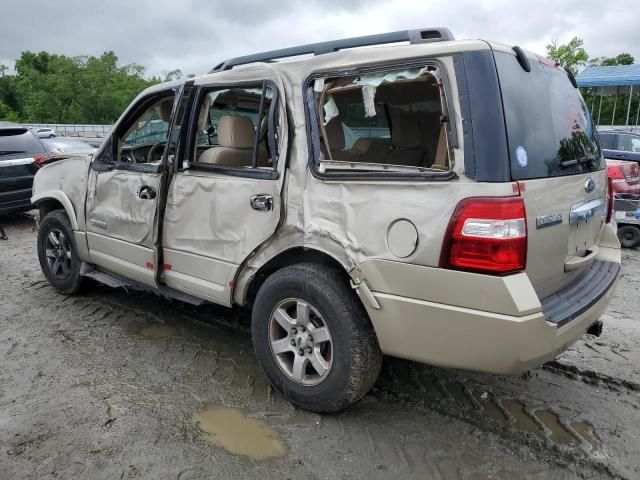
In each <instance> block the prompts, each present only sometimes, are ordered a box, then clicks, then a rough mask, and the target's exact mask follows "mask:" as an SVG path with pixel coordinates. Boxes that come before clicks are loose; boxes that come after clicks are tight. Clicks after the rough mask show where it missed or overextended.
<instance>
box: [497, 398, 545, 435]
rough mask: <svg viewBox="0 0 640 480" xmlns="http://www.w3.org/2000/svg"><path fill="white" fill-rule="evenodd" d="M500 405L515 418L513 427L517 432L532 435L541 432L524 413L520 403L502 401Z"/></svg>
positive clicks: (517, 401)
mask: <svg viewBox="0 0 640 480" xmlns="http://www.w3.org/2000/svg"><path fill="white" fill-rule="evenodd" d="M501 403H502V406H503V407H504V409H505V410H506V411H507V412H509V413H510V414H511V416H512V417H513V418H515V420H516V423H515V426H516V428H517V429H518V430H521V431H523V432H533V433H540V432H541V431H542V429H541V428H540V426H539V425H538V424H537V423H536V422H535V421H534V420H533V419H532V418H531V417H530V416H529V414H528V413H527V412H526V411H525V409H524V404H523V403H522V402H521V401H519V400H502V402H501Z"/></svg>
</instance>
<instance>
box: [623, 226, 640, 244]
mask: <svg viewBox="0 0 640 480" xmlns="http://www.w3.org/2000/svg"><path fill="white" fill-rule="evenodd" d="M618 239H619V240H620V245H622V246H623V247H624V248H634V247H637V246H638V245H640V228H638V227H637V226H635V225H623V226H621V227H618Z"/></svg>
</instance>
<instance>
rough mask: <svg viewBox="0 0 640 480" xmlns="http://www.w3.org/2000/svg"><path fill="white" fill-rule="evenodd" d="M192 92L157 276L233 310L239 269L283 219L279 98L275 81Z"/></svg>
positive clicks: (282, 134) (282, 123)
mask: <svg viewBox="0 0 640 480" xmlns="http://www.w3.org/2000/svg"><path fill="white" fill-rule="evenodd" d="M192 95H193V105H194V106H193V110H192V112H193V113H192V116H191V118H192V128H191V129H190V132H191V133H190V135H189V137H190V138H188V137H187V138H185V140H184V143H185V145H186V146H185V149H184V153H183V154H181V156H182V160H183V161H182V162H181V163H180V164H179V165H177V168H176V172H175V174H174V175H173V176H172V178H171V180H170V184H169V187H168V191H167V203H166V209H165V214H164V225H163V238H162V249H163V262H164V272H163V275H162V278H163V281H164V282H165V283H166V284H167V285H168V286H171V287H173V288H176V289H178V290H182V291H184V292H187V293H190V294H192V295H195V296H198V297H201V298H205V299H207V300H209V301H213V302H216V303H220V304H224V305H231V302H232V299H231V292H232V288H233V280H234V278H235V275H236V272H237V270H238V268H239V266H240V264H242V263H243V262H244V261H245V260H246V259H247V257H249V256H250V255H251V253H252V252H253V251H254V250H255V249H256V248H258V247H259V246H260V245H261V244H262V243H264V242H265V241H266V240H267V239H268V238H269V237H270V236H271V235H273V233H274V232H275V230H276V228H277V226H278V223H279V221H280V213H281V189H282V184H283V177H284V158H285V155H286V152H284V151H283V150H284V149H285V148H286V135H287V132H286V126H285V121H286V120H285V116H284V109H283V108H282V106H281V103H282V101H281V100H280V99H281V98H282V96H281V95H280V94H279V90H278V88H277V87H276V84H275V83H274V82H273V81H262V80H257V81H256V82H255V84H242V85H241V86H240V85H238V86H237V87H233V86H231V87H230V86H228V85H227V86H225V87H224V88H221V87H215V86H206V85H202V86H198V87H196V88H194V92H193V94H192ZM279 159H280V160H279Z"/></svg>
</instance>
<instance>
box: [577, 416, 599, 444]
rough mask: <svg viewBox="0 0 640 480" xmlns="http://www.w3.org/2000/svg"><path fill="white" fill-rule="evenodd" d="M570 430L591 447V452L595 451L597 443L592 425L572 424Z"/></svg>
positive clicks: (584, 423) (585, 423)
mask: <svg viewBox="0 0 640 480" xmlns="http://www.w3.org/2000/svg"><path fill="white" fill-rule="evenodd" d="M571 428H573V429H574V430H575V431H576V432H578V433H579V434H580V436H581V437H582V438H584V439H585V440H586V441H587V443H588V444H589V445H591V450H596V449H597V448H598V443H599V442H598V439H597V438H596V432H595V431H594V429H593V426H592V425H590V424H589V423H587V422H572V423H571Z"/></svg>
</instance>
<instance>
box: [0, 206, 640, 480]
mask: <svg viewBox="0 0 640 480" xmlns="http://www.w3.org/2000/svg"><path fill="white" fill-rule="evenodd" d="M0 224H2V225H3V226H4V227H5V229H6V231H7V234H8V236H9V240H8V241H0V366H1V368H0V479H3V480H9V479H22V478H33V479H35V478H38V479H42V478H51V479H56V478H65V479H66V478H91V479H94V478H95V479H98V478H109V479H112V478H116V479H134V478H160V479H181V480H186V479H205V478H212V479H213V478H215V479H244V478H259V479H261V480H268V479H286V478H290V479H294V478H297V479H302V478H304V479H316V478H317V479H338V478H367V479H383V478H384V479H386V478H402V479H412V478H421V479H425V478H427V479H430V478H433V479H473V480H479V479H522V478H527V479H544V480H548V479H572V478H589V479H607V478H629V479H637V478H640V410H639V408H640V318H639V315H638V311H639V310H638V308H639V306H640V296H639V295H640V292H639V288H638V287H639V285H640V251H637V250H636V251H625V252H624V266H623V275H622V278H621V280H620V282H619V284H618V289H617V294H616V297H615V299H614V301H613V303H612V304H611V305H610V307H609V309H608V310H607V313H606V315H605V317H604V320H605V321H606V325H605V330H604V333H603V335H602V336H601V337H600V338H595V337H586V338H585V339H584V340H581V341H579V342H578V343H577V344H576V345H575V346H574V347H573V348H572V349H571V350H569V351H567V352H566V353H564V354H563V355H561V356H560V357H559V358H557V359H556V360H555V361H554V362H551V363H549V364H546V365H544V366H542V367H540V368H538V369H536V370H533V371H531V372H530V373H529V374H527V375H525V376H522V377H503V376H495V375H486V374H477V373H469V372H461V371H453V370H445V369H439V368H432V367H428V366H425V365H420V364H416V363H412V362H407V361H401V360H397V359H391V358H387V359H385V362H384V365H383V372H382V375H381V377H380V379H379V381H378V383H377V384H376V386H375V388H374V389H373V391H372V392H371V393H370V394H369V395H367V397H366V398H365V399H364V400H363V401H362V402H360V403H359V404H357V405H356V406H354V407H352V408H350V409H348V410H346V411H344V412H342V413H340V414H337V415H316V414H312V413H308V412H305V411H302V410H299V409H297V408H294V407H292V406H291V405H289V404H288V403H287V402H286V401H284V400H283V399H282V398H281V397H279V396H278V395H277V394H276V393H274V392H273V391H272V390H271V388H270V387H269V386H268V384H267V382H266V379H265V377H264V375H263V374H262V372H261V371H260V370H259V369H258V367H257V364H256V360H255V357H254V355H253V351H252V347H251V340H250V337H249V334H248V317H247V314H246V313H244V312H239V311H232V310H227V309H223V308H216V307H211V306H207V307H200V308H194V307H191V306H188V305H185V304H181V303H179V302H170V301H168V300H163V299H160V298H158V297H156V296H154V295H152V294H147V293H141V292H125V291H123V290H112V289H109V288H107V287H101V286H95V287H93V288H92V289H90V290H89V291H88V292H87V293H84V294H82V295H78V296H71V297H64V296H61V295H58V294H56V293H55V292H54V290H53V289H52V288H51V287H50V286H49V285H48V283H47V282H46V281H45V280H44V277H43V275H42V274H41V272H40V267H39V265H38V260H37V257H36V253H35V232H34V231H33V228H32V227H33V221H32V220H31V219H29V218H27V217H24V216H18V217H0ZM224 407H236V408H237V409H239V410H236V409H225V408H224ZM220 422H222V423H220ZM213 424H217V425H220V424H222V425H224V428H223V429H222V430H223V431H220V430H218V431H217V432H216V430H215V426H213V427H212V425H213ZM205 431H210V432H213V433H217V435H212V434H207V433H206V432H205ZM265 457H266V458H265Z"/></svg>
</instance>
